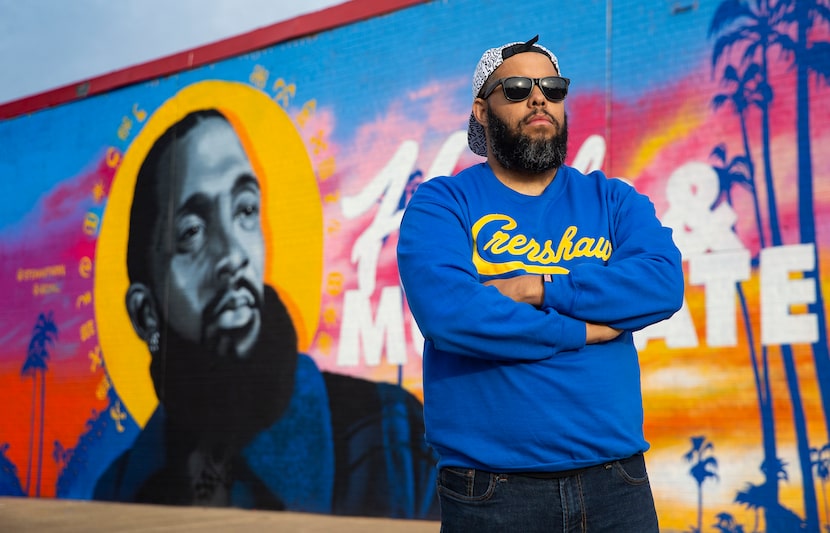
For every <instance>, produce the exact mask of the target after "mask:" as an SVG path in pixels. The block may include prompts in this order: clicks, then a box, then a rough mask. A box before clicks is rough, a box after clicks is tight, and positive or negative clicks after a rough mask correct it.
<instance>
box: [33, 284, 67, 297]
mask: <svg viewBox="0 0 830 533" xmlns="http://www.w3.org/2000/svg"><path fill="white" fill-rule="evenodd" d="M59 292H61V288H60V285H58V284H57V283H35V284H34V285H33V286H32V294H33V295H34V296H46V295H47V294H57V293H59Z"/></svg>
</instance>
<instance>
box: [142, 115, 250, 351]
mask: <svg viewBox="0 0 830 533" xmlns="http://www.w3.org/2000/svg"><path fill="white" fill-rule="evenodd" d="M162 167H163V168H167V169H169V173H168V174H167V176H166V178H167V181H168V182H169V183H170V184H171V188H170V194H171V202H170V205H171V208H172V210H173V213H172V219H168V217H166V216H165V217H164V219H165V220H172V224H171V225H172V227H162V228H161V230H162V231H160V232H159V234H160V235H162V236H166V237H167V238H170V239H171V243H170V245H169V246H164V247H163V248H164V249H165V250H166V252H165V253H164V254H162V257H160V258H159V259H160V260H158V261H157V262H156V264H155V265H154V270H155V272H154V274H155V276H154V277H155V279H157V280H160V282H161V283H159V284H158V285H156V287H158V288H159V289H157V290H158V291H160V292H161V294H157V295H156V298H157V299H158V301H160V302H162V305H160V308H161V309H160V311H161V313H162V316H163V318H164V319H165V321H166V322H167V324H168V326H169V327H171V328H172V329H173V330H175V332H176V333H177V334H178V335H180V336H181V337H182V338H184V339H185V340H188V341H191V342H193V343H198V344H201V345H203V346H206V347H209V348H212V349H213V350H215V351H216V352H217V353H218V354H219V355H221V356H236V357H240V358H244V357H246V356H247V355H248V354H249V353H250V350H251V349H252V348H253V346H254V345H255V343H256V340H257V338H258V336H259V332H260V328H261V324H262V317H261V306H262V300H263V280H264V273H263V272H264V262H265V259H264V239H263V234H262V226H261V223H260V205H261V198H260V188H259V181H258V180H257V177H256V176H255V175H254V171H253V169H252V167H251V163H250V161H249V160H248V157H247V155H246V154H245V151H244V149H243V148H242V145H241V143H240V141H239V138H238V137H237V135H236V133H235V132H234V130H233V128H232V127H231V126H230V124H228V122H226V121H225V120H223V119H221V118H219V117H211V118H207V119H205V120H203V121H202V122H200V123H199V124H197V125H196V126H194V128H193V129H192V130H191V131H189V132H188V133H187V134H186V135H185V136H184V137H183V138H182V139H180V140H178V141H177V142H176V143H174V144H173V145H172V146H171V148H170V149H169V150H168V151H167V153H166V154H165V155H164V160H163V161H162ZM162 179H164V176H163V177H162ZM162 205H165V203H162ZM162 226H164V224H162ZM163 238H164V237H163ZM168 310H169V311H168ZM166 311H167V314H165V312H166Z"/></svg>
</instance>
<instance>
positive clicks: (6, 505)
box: [0, 498, 441, 533]
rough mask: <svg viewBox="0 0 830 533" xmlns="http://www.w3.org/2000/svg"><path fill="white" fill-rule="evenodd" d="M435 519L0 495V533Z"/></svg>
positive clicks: (402, 526) (385, 527)
mask: <svg viewBox="0 0 830 533" xmlns="http://www.w3.org/2000/svg"><path fill="white" fill-rule="evenodd" d="M440 529H441V526H440V524H439V523H438V522H431V521H423V520H389V519H381V518H357V517H335V516H328V515H314V514H304V513H281V512H272V511H246V510H241V509H213V508H201V507H200V508H193V507H167V506H157V505H143V504H118V503H104V502H93V501H85V500H64V499H46V498H0V531H3V532H6V533H18V532H29V531H31V532H38V533H58V532H60V533H66V532H79V533H80V532H96V531H107V532H111V531H117V532H119V533H121V532H139V531H140V532H146V531H153V532H166V531H200V532H201V531H217V532H219V531H222V532H225V531H233V532H234V533H245V532H260V531H287V532H288V531H290V532H297V533H323V532H342V533H364V532H366V531H383V532H390V533H437V532H438V531H439V530H440Z"/></svg>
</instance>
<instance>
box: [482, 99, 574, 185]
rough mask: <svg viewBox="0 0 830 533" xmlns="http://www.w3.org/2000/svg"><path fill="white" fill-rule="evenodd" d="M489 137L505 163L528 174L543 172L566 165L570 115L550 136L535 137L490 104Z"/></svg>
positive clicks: (501, 162)
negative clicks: (516, 127)
mask: <svg viewBox="0 0 830 533" xmlns="http://www.w3.org/2000/svg"><path fill="white" fill-rule="evenodd" d="M487 134H488V135H487V137H488V138H489V140H490V148H491V150H492V153H493V157H495V158H496V161H498V162H499V164H500V165H501V166H503V167H504V168H506V169H509V170H516V171H518V172H521V173H524V174H540V173H542V172H547V171H549V170H553V169H555V168H559V167H561V166H562V165H563V164H565V157H567V155H568V116H567V115H565V118H564V120H563V121H562V124H561V125H560V128H559V132H558V133H557V134H556V135H554V136H553V137H552V138H550V139H531V138H530V137H529V136H527V135H524V134H522V133H520V132H518V131H516V132H514V131H513V130H511V129H510V127H508V125H507V123H505V122H504V121H503V120H501V119H500V118H499V117H497V116H496V114H495V113H493V112H492V111H491V109H490V104H489V103H488V104H487Z"/></svg>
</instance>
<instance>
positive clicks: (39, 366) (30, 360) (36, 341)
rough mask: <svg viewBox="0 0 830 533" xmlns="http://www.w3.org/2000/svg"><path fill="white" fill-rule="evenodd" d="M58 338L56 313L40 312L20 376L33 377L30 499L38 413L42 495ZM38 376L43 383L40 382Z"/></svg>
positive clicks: (38, 467)
mask: <svg viewBox="0 0 830 533" xmlns="http://www.w3.org/2000/svg"><path fill="white" fill-rule="evenodd" d="M57 338H58V326H57V325H56V324H55V321H54V318H53V313H52V311H49V312H48V313H46V314H44V313H40V315H38V317H37V322H35V327H34V328H33V330H32V339H31V340H30V341H29V348H28V349H27V350H26V361H25V362H24V363H23V368H22V369H21V371H20V375H21V376H24V377H31V378H32V415H31V425H30V429H29V467H28V469H27V471H26V494H28V495H30V496H31V479H32V467H33V464H34V455H33V450H34V441H35V439H34V436H35V413H36V412H37V411H39V412H40V429H39V431H38V435H39V444H38V453H37V481H36V484H35V496H40V476H41V472H42V469H43V426H44V420H45V408H46V371H47V370H48V369H49V365H48V361H49V355H50V354H49V348H50V347H54V345H55V340H56V339H57ZM38 375H39V376H40V383H38V379H37V378H38ZM38 390H39V391H40V406H39V409H38V405H37V402H36V398H37V392H38Z"/></svg>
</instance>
